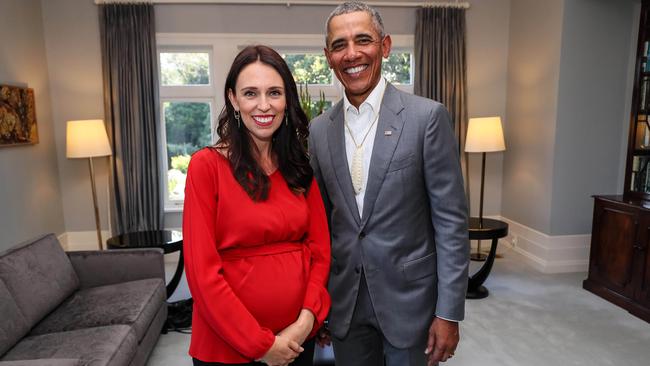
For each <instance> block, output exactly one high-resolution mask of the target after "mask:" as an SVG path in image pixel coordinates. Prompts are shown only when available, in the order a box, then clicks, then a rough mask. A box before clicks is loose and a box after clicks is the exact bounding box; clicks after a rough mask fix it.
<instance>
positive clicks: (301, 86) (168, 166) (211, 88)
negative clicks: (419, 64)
mask: <svg viewBox="0 0 650 366" xmlns="http://www.w3.org/2000/svg"><path fill="white" fill-rule="evenodd" d="M156 38H157V42H158V55H159V64H160V75H159V76H160V105H161V116H160V121H161V123H162V128H161V141H163V142H164V143H163V144H162V145H163V146H162V147H161V150H162V151H161V157H162V159H161V166H162V167H163V169H164V170H163V172H162V174H161V179H162V181H163V182H164V187H165V210H166V211H168V212H169V211H178V210H180V209H181V208H182V206H183V200H184V190H185V177H186V174H187V166H188V163H189V160H190V156H191V154H192V153H194V152H195V151H197V150H198V149H200V148H202V147H204V146H206V145H210V144H212V143H214V142H215V141H216V140H217V138H218V137H217V136H216V135H215V133H214V131H215V129H216V126H215V124H216V119H217V116H218V114H219V112H220V111H221V110H222V109H223V107H224V100H223V85H224V83H225V81H226V76H227V74H228V70H229V69H230V65H231V63H232V61H233V60H234V58H235V56H236V55H237V53H239V51H240V50H241V49H243V48H244V47H245V46H246V45H249V44H265V45H268V46H270V47H272V48H273V49H275V50H277V51H278V53H280V54H281V55H282V57H283V58H284V59H285V61H286V62H287V64H288V65H289V69H290V70H291V72H292V73H293V75H294V78H295V80H296V83H297V84H298V91H299V92H300V94H301V96H302V100H301V102H302V103H301V105H302V106H303V109H304V110H305V112H306V114H307V116H308V117H309V118H310V119H311V118H314V117H316V116H317V115H318V114H319V113H321V111H322V110H327V109H329V108H330V107H331V106H332V105H333V104H335V103H336V102H338V101H339V100H340V99H341V98H342V97H343V92H344V91H343V86H342V85H341V83H340V82H339V81H338V79H336V76H335V75H334V73H333V72H332V70H331V69H330V68H329V65H328V63H327V58H326V57H325V55H324V54H323V35H322V34H300V35H297V34H285V35H283V34H180V33H158V34H157V35H156ZM392 40H393V49H392V51H391V55H390V57H388V58H387V59H385V60H384V62H383V74H384V76H385V77H386V78H387V80H388V81H390V82H391V83H392V84H393V85H395V87H397V88H399V89H401V90H404V91H406V92H411V93H412V92H413V71H412V70H413V66H412V65H413V57H412V54H413V52H412V51H413V46H412V45H413V36H408V35H393V36H392ZM301 90H302V92H301Z"/></svg>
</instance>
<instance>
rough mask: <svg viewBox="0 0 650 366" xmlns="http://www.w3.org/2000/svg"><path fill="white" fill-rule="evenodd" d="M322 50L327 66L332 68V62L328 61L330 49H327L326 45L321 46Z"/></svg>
mask: <svg viewBox="0 0 650 366" xmlns="http://www.w3.org/2000/svg"><path fill="white" fill-rule="evenodd" d="M323 52H324V53H325V58H326V59H327V66H329V67H330V69H331V68H332V62H330V51H329V50H328V49H327V47H325V48H323Z"/></svg>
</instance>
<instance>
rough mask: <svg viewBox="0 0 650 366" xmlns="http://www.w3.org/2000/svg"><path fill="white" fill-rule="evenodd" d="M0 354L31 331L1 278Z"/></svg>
mask: <svg viewBox="0 0 650 366" xmlns="http://www.w3.org/2000/svg"><path fill="white" fill-rule="evenodd" d="M0 299H2V301H0V314H2V316H0V355H1V354H3V353H5V352H6V351H7V350H8V349H9V348H11V347H12V346H13V345H14V344H16V342H18V340H19V339H21V338H22V337H24V336H25V334H27V332H29V326H27V321H26V320H25V317H24V316H23V313H22V312H21V311H20V309H18V306H17V305H16V302H15V301H14V299H13V296H11V293H9V290H8V289H7V286H5V283H4V281H2V280H0Z"/></svg>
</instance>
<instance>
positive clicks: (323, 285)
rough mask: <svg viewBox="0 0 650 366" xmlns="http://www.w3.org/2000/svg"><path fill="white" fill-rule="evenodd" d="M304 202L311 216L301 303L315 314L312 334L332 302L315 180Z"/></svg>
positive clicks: (326, 245)
mask: <svg viewBox="0 0 650 366" xmlns="http://www.w3.org/2000/svg"><path fill="white" fill-rule="evenodd" d="M307 205H308V207H309V214H310V218H309V232H308V233H307V239H306V240H307V241H306V244H307V245H309V249H310V251H311V266H310V272H309V282H308V283H307V293H306V294H305V301H304V302H303V306H302V307H303V308H304V309H307V310H309V311H311V312H312V313H313V314H314V316H315V318H316V319H315V323H314V328H313V329H312V331H311V334H310V335H309V338H311V337H312V336H314V335H315V334H316V332H317V331H318V328H320V327H321V325H323V322H324V321H325V318H326V317H327V313H328V312H329V310H330V305H331V300H330V296H329V294H328V293H327V279H328V277H329V272H330V249H331V248H330V234H329V229H328V227H327V217H326V216H325V207H324V206H323V200H322V198H321V195H320V191H319V189H318V184H316V181H315V180H314V181H312V184H311V187H310V188H309V193H308V194H307Z"/></svg>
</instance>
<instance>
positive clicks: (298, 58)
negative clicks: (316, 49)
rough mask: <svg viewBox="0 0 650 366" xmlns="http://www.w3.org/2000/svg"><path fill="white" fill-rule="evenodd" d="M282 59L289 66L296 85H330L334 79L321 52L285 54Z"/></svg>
mask: <svg viewBox="0 0 650 366" xmlns="http://www.w3.org/2000/svg"><path fill="white" fill-rule="evenodd" d="M282 57H283V58H284V60H285V61H286V62H287V65H289V70H291V73H292V74H293V78H294V80H296V83H297V84H315V85H332V80H333V79H334V77H333V76H332V71H331V70H330V67H329V65H328V64H327V58H326V57H325V56H324V55H323V54H322V52H321V54H317V53H285V54H282Z"/></svg>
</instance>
